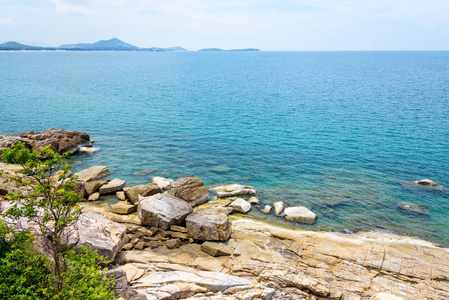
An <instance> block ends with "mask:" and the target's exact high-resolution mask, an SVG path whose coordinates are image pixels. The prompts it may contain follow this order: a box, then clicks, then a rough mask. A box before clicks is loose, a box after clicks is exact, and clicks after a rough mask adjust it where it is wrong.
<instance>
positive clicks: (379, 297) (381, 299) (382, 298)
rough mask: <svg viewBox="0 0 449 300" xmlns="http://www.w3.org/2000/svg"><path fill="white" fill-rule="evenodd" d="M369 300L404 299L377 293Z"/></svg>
mask: <svg viewBox="0 0 449 300" xmlns="http://www.w3.org/2000/svg"><path fill="white" fill-rule="evenodd" d="M370 300H404V298H402V297H399V296H396V295H393V294H390V293H377V294H375V295H374V296H372V297H371V298H370Z"/></svg>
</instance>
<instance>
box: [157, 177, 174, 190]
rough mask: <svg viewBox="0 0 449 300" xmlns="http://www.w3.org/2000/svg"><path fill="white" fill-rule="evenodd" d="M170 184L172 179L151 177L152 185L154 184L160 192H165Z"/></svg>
mask: <svg viewBox="0 0 449 300" xmlns="http://www.w3.org/2000/svg"><path fill="white" fill-rule="evenodd" d="M172 182H173V180H172V179H167V178H164V177H158V176H156V177H153V183H156V184H157V185H158V186H159V187H160V188H161V189H162V190H167V189H168V188H169V187H170V184H171V183H172Z"/></svg>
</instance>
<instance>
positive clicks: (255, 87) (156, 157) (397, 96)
mask: <svg viewBox="0 0 449 300" xmlns="http://www.w3.org/2000/svg"><path fill="white" fill-rule="evenodd" d="M448 70H449V52H258V53H233V52H231V53H228V52H226V53H208V52H200V53H196V52H185V53H148V52H76V53H75V52H10V53H7V52H0V105H1V118H0V134H11V133H17V132H25V131H29V130H34V131H39V130H44V129H46V128H50V127H57V128H63V129H69V130H78V131H85V132H87V133H89V134H90V135H91V137H92V138H93V139H95V140H96V143H95V146H97V147H100V148H101V151H100V152H98V153H96V154H95V155H93V156H89V155H82V154H80V155H76V156H73V157H72V158H71V161H72V162H73V163H74V164H75V165H76V168H78V169H80V168H84V167H88V166H91V165H107V166H109V167H110V169H111V171H112V176H113V177H119V178H122V179H125V180H127V184H128V185H133V184H138V183H146V182H149V181H150V180H151V179H150V178H151V177H152V176H164V177H170V178H173V179H176V178H178V177H180V176H183V175H196V176H199V177H201V178H202V179H203V181H204V182H205V184H207V185H209V184H218V183H224V182H236V183H241V184H249V185H252V186H254V187H255V188H256V189H257V190H258V192H259V194H260V197H261V202H262V204H261V205H264V204H269V203H272V202H274V201H277V200H283V201H285V202H286V203H288V204H289V205H304V206H306V207H309V208H311V209H312V210H313V211H314V212H315V213H316V214H317V215H318V219H317V222H316V223H315V224H313V225H303V224H292V223H286V224H288V225H289V226H297V227H300V228H304V229H314V230H335V231H343V232H346V231H348V232H355V231H359V230H375V231H382V232H394V233H399V234H408V235H412V236H417V237H421V238H425V239H427V240H431V241H435V242H438V243H441V244H443V245H445V246H449V235H447V232H448V230H449V194H448V192H446V191H443V192H441V191H440V192H431V191H426V190H421V189H415V188H406V187H404V186H403V185H401V184H400V182H401V181H403V180H417V179H423V178H430V179H432V180H434V181H436V182H438V183H440V184H441V185H443V186H446V187H449V147H448V146H449V106H448V104H449V71H448ZM401 201H407V202H413V203H416V204H423V205H426V206H427V207H428V208H429V210H430V212H431V214H430V216H425V217H419V216H413V215H408V214H404V213H402V212H400V211H399V210H398V209H397V207H396V203H397V202H401ZM250 214H251V215H252V216H253V217H255V218H264V219H267V220H269V221H270V222H280V221H282V220H283V219H279V218H276V217H274V216H273V215H270V216H264V215H263V214H261V213H259V212H258V210H257V209H254V208H253V209H252V210H251V213H250ZM282 222H284V221H282ZM285 222H286V221H285Z"/></svg>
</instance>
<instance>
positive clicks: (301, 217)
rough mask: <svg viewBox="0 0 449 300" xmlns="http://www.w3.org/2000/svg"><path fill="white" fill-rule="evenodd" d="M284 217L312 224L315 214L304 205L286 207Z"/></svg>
mask: <svg viewBox="0 0 449 300" xmlns="http://www.w3.org/2000/svg"><path fill="white" fill-rule="evenodd" d="M284 214H285V215H284V217H285V218H286V219H287V220H289V221H294V222H300V223H307V224H312V223H313V222H315V219H316V214H315V213H313V212H312V211H311V210H309V209H308V208H306V207H304V206H296V207H287V208H286V209H285V210H284Z"/></svg>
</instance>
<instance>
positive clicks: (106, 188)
mask: <svg viewBox="0 0 449 300" xmlns="http://www.w3.org/2000/svg"><path fill="white" fill-rule="evenodd" d="M124 186H125V181H124V180H120V179H118V178H115V179H113V180H111V181H109V182H108V183H107V184H105V185H103V186H101V187H100V189H99V192H100V195H105V194H112V193H115V192H117V191H121V190H122V189H123V187H124Z"/></svg>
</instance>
